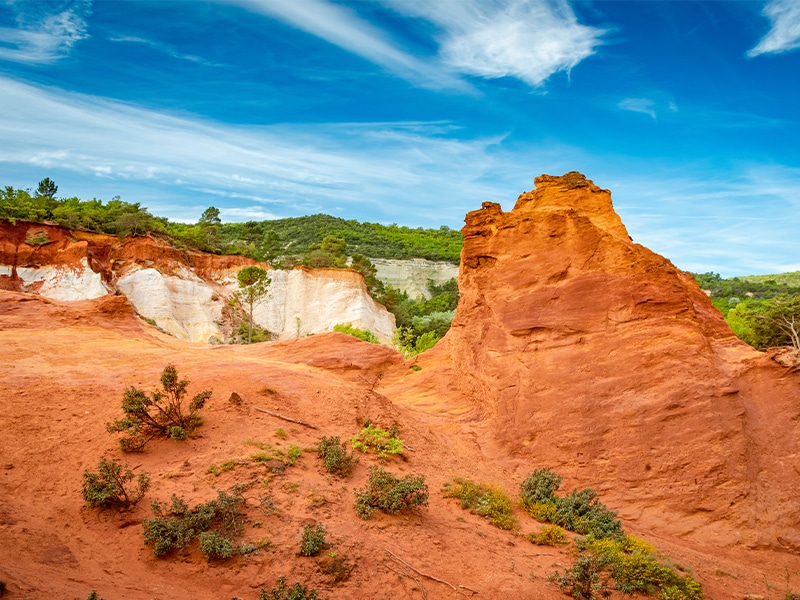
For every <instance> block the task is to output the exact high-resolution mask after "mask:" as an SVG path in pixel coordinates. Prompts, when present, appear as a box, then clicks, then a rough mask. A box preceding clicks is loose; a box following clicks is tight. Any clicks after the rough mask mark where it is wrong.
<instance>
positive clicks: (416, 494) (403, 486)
mask: <svg viewBox="0 0 800 600" xmlns="http://www.w3.org/2000/svg"><path fill="white" fill-rule="evenodd" d="M355 495H356V513H357V514H358V516H359V517H361V518H362V519H369V518H370V517H371V516H372V514H373V513H374V512H375V510H376V509H378V510H382V511H383V512H386V513H389V514H397V513H399V512H400V511H402V510H406V509H411V508H415V507H418V506H425V505H427V504H428V486H427V485H426V484H425V477H424V476H422V475H419V476H418V477H415V476H413V475H406V476H405V477H402V478H398V477H395V476H394V475H392V474H391V473H389V472H388V471H386V470H384V469H382V468H381V467H378V466H372V467H370V470H369V479H368V481H367V485H366V487H364V488H362V489H358V490H356V491H355Z"/></svg>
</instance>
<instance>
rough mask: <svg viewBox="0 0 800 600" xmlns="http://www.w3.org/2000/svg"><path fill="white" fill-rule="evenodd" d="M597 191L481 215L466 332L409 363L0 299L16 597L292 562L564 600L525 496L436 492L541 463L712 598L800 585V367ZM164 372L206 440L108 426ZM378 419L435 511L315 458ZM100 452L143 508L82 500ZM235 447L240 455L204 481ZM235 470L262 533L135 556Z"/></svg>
mask: <svg viewBox="0 0 800 600" xmlns="http://www.w3.org/2000/svg"><path fill="white" fill-rule="evenodd" d="M585 181H586V180H582V179H576V178H575V177H574V176H572V177H570V176H565V178H548V179H543V178H540V179H539V180H537V184H538V186H539V187H538V188H537V190H536V191H535V192H532V193H531V194H530V195H527V196H525V195H524V196H523V197H521V199H520V202H519V203H518V206H517V208H515V210H514V211H510V212H509V213H503V212H502V211H500V210H499V207H496V208H495V207H494V206H492V205H487V207H486V208H484V209H483V210H481V211H476V212H475V213H470V215H468V218H467V226H466V227H465V230H464V232H465V249H464V254H463V256H462V258H463V260H462V265H463V266H462V274H461V277H460V287H461V291H462V300H461V303H460V305H459V309H458V314H457V316H456V320H455V322H454V327H453V328H452V329H451V331H450V333H448V335H447V337H446V338H445V340H443V341H442V342H440V344H438V345H437V346H436V347H435V348H434V349H433V350H431V351H429V352H427V353H425V354H423V355H422V356H420V357H417V358H416V359H414V360H412V361H405V360H404V359H403V358H402V357H401V356H400V355H399V354H397V353H396V352H394V351H393V350H390V349H388V348H384V347H381V346H376V345H371V344H367V343H364V342H360V341H358V340H355V339H353V338H349V337H347V336H344V335H342V334H335V333H334V334H324V335H318V336H313V337H308V338H303V339H298V340H293V341H290V342H280V343H266V344H258V345H253V346H216V347H211V346H204V345H193V344H189V343H185V342H180V341H178V340H175V339H173V338H170V337H168V336H165V335H162V334H160V333H159V332H157V331H155V330H154V329H152V328H150V327H149V326H147V325H146V324H145V323H143V322H141V321H140V320H139V319H137V317H136V316H135V315H134V314H133V312H132V310H131V308H130V306H129V305H128V303H127V301H126V300H125V299H124V298H123V297H120V296H108V297H105V298H101V299H98V300H94V301H87V302H77V303H60V302H55V301H49V300H46V299H43V298H40V297H37V296H33V295H27V294H22V293H18V292H13V291H0V348H2V355H0V356H2V358H1V359H0V432H1V433H0V540H2V542H3V543H2V544H0V581H4V582H5V583H6V585H7V589H8V592H7V595H8V597H10V598H31V599H37V598H85V597H86V596H87V595H88V593H89V591H90V590H92V589H96V590H97V591H98V592H99V594H100V595H101V596H102V597H104V598H105V599H106V600H115V599H119V598H131V599H134V600H136V599H140V598H142V599H146V598H147V599H149V598H159V599H161V598H166V599H170V598H176V599H178V598H180V599H183V598H187V599H188V598H198V599H206V598H208V599H211V598H214V599H224V598H231V597H241V598H243V599H245V600H251V599H255V598H257V597H258V590H259V589H260V588H262V587H267V588H269V587H271V586H272V585H273V584H274V583H275V581H276V580H277V578H278V577H279V576H282V575H283V576H286V577H287V581H288V582H289V583H293V582H295V581H302V582H303V583H305V584H306V585H308V586H310V587H315V588H317V589H318V590H319V591H320V593H321V595H322V596H324V597H325V598H328V599H329V600H330V599H333V600H336V599H350V598H352V599H364V600H367V599H369V600H379V599H381V598H414V599H416V598H431V599H435V598H457V597H468V598H469V597H474V598H491V599H495V598H530V599H539V598H542V599H549V598H553V599H555V598H564V597H565V596H564V595H563V594H562V593H561V592H559V591H558V590H557V588H556V587H555V586H554V584H552V583H550V582H548V576H549V575H550V574H551V573H552V572H553V571H555V570H556V569H559V568H565V567H567V566H569V565H570V564H571V562H572V560H573V558H574V555H573V554H572V550H571V549H570V546H563V547H559V548H550V547H546V546H537V545H534V544H531V543H530V542H528V541H527V540H526V539H525V537H524V536H525V534H527V533H530V532H537V531H539V529H540V528H541V525H540V524H538V523H537V522H535V521H534V520H533V519H531V518H530V517H529V516H528V515H526V514H525V513H524V512H523V511H522V510H521V509H519V508H518V507H517V508H515V515H516V516H517V518H518V519H519V521H520V525H521V528H520V530H519V531H518V532H516V533H512V532H507V531H501V530H499V529H497V528H495V527H493V526H491V525H490V524H489V523H488V522H487V521H486V520H484V519H483V518H481V517H479V516H476V515H474V514H471V513H469V512H467V511H464V510H462V509H461V508H460V506H459V504H458V501H457V500H453V499H447V498H444V497H443V495H442V493H441V489H442V486H443V485H444V484H445V483H448V482H450V481H452V479H453V477H457V476H459V477H467V478H471V479H473V480H476V481H481V482H487V483H493V484H496V485H499V486H500V487H502V488H503V489H504V490H505V491H506V492H507V493H508V494H509V495H510V496H512V497H516V495H517V491H518V486H519V483H520V482H521V481H522V480H523V479H524V478H525V477H526V476H527V475H529V474H530V473H531V472H532V471H533V469H535V468H538V467H543V466H549V467H552V468H554V469H555V470H556V471H557V472H559V473H560V474H562V475H563V476H564V477H565V483H564V485H563V486H562V489H564V490H567V491H568V490H570V489H573V488H575V487H587V486H590V487H594V488H595V489H597V490H598V491H599V492H600V495H601V499H602V500H603V501H604V502H605V503H606V504H607V505H609V506H610V507H611V508H612V509H615V510H619V511H620V516H621V517H622V521H623V525H624V527H625V529H626V531H627V532H628V533H630V534H632V535H636V536H640V537H643V538H645V539H647V540H648V541H650V542H651V543H652V544H654V545H655V546H656V548H657V549H658V550H659V551H660V552H661V553H662V554H663V555H664V556H666V557H669V558H670V559H671V560H672V561H673V562H674V563H675V564H678V565H681V566H682V568H684V569H687V570H689V571H690V572H691V573H692V574H693V576H694V577H695V578H696V579H698V580H699V581H700V582H701V583H702V584H703V586H704V590H705V593H706V597H707V598H714V599H716V600H724V599H727V598H745V596H746V594H755V595H760V596H762V597H763V598H774V599H777V598H782V597H783V595H784V593H785V591H786V587H787V585H788V587H789V588H790V589H793V590H795V591H797V590H798V589H800V556H799V555H798V548H800V542H799V541H798V540H799V539H800V531H798V529H800V528H799V527H798V525H799V524H798V519H799V518H800V517H799V516H798V509H797V489H798V488H799V487H800V486H798V482H799V481H800V467H799V466H798V465H799V464H800V463H798V456H800V452H798V438H799V437H800V436H798V427H799V426H800V425H799V421H800V375H798V374H797V373H795V372H791V371H790V370H789V369H786V368H784V367H781V366H780V365H778V364H777V363H775V362H774V361H771V360H770V358H769V357H768V356H767V355H763V354H761V353H756V352H755V351H753V350H752V349H749V348H748V347H746V346H744V345H742V344H740V343H738V342H737V341H736V340H735V339H734V338H733V336H732V334H730V332H729V330H727V329H726V327H725V326H724V323H721V322H720V321H721V319H720V318H719V317H718V316H717V315H715V314H714V312H713V309H712V308H711V306H710V303H709V302H708V300H707V298H705V297H704V296H703V294H702V292H701V291H700V290H699V289H697V288H696V286H695V285H694V284H693V282H691V281H690V280H689V278H688V276H686V275H685V274H682V273H680V272H679V271H677V269H675V268H674V267H673V266H672V265H671V264H670V263H669V261H666V260H665V259H663V258H662V257H658V256H657V255H654V254H653V253H651V252H649V251H648V250H646V249H644V248H642V247H641V246H638V245H636V244H633V243H632V242H631V241H630V239H629V238H628V237H627V233H625V231H624V226H622V224H621V223H620V222H618V221H619V220H618V217H617V218H616V220H615V217H616V214H615V213H613V209H611V203H610V195H608V193H607V192H606V191H605V190H599V188H596V187H595V186H593V184H591V182H588V183H585V184H584V183H582V182H585ZM537 194H538V195H537ZM606 195H607V196H608V197H607V199H606ZM567 205H568V206H567ZM570 211H572V212H570ZM559 315H560V316H559ZM167 364H174V365H175V366H176V367H177V369H178V372H179V374H180V375H181V376H183V377H186V378H188V379H189V380H190V381H191V385H190V387H189V393H190V395H193V394H194V393H196V392H199V391H200V390H203V389H213V396H212V398H211V400H210V402H209V403H208V405H207V406H206V408H205V409H204V410H203V414H204V417H205V424H204V425H203V426H202V427H201V428H200V429H199V430H198V434H199V435H198V437H195V438H192V439H189V440H186V441H183V442H175V441H172V440H160V441H154V442H151V443H150V444H148V446H147V448H146V449H145V451H144V452H142V453H137V454H129V455H123V454H122V453H121V452H120V450H119V447H118V443H117V437H118V436H117V435H112V434H109V433H108V432H107V431H106V429H105V424H106V423H107V422H109V421H111V420H113V419H115V418H119V417H121V416H122V414H121V408H120V404H121V399H122V395H123V393H124V391H125V389H126V388H127V387H129V386H131V385H133V386H136V387H139V388H142V389H145V390H152V389H155V387H156V384H157V382H158V378H159V376H160V374H161V372H162V370H163V369H164V367H165V366H166V365H167ZM412 365H413V366H415V367H420V368H421V370H415V369H411V368H410V367H411V366H412ZM233 392H236V393H237V394H238V395H239V396H241V398H242V399H243V402H242V404H241V405H236V404H234V403H232V402H230V401H229V398H230V396H231V394H232V393H233ZM257 407H259V408H264V409H267V410H271V411H274V412H278V413H280V414H282V415H285V416H288V417H291V418H294V419H297V420H301V421H303V422H305V423H308V424H312V425H314V426H315V427H316V429H311V428H308V427H305V426H303V425H299V424H295V423H291V422H287V421H284V420H281V419H278V418H276V417H274V416H271V415H269V414H266V413H263V412H261V411H258V410H256V408H257ZM364 419H371V420H372V421H374V422H376V423H377V424H379V425H381V426H383V427H384V428H388V427H389V426H391V425H392V424H394V423H396V424H398V426H399V428H400V432H401V433H400V436H401V438H402V439H403V440H404V442H405V443H406V444H407V446H409V448H411V449H409V450H406V451H405V452H404V457H403V458H399V457H394V458H391V459H390V460H388V461H387V463H386V465H385V467H386V468H387V469H388V470H390V471H392V472H393V473H395V474H399V475H405V474H422V475H424V476H425V478H426V482H427V483H428V486H429V488H430V492H431V495H430V502H429V505H428V506H427V507H424V508H421V509H419V510H417V511H415V512H411V513H403V514H400V515H398V516H388V515H384V514H382V513H376V515H375V516H373V517H372V518H371V519H370V520H367V521H364V520H361V519H359V518H358V516H357V515H356V514H355V511H354V508H353V501H354V495H353V489H354V488H358V487H361V486H363V485H364V483H365V482H366V478H367V471H368V467H369V466H370V465H372V464H377V459H376V458H375V457H374V456H369V455H362V456H361V459H360V462H359V464H358V466H357V467H356V469H355V471H354V473H353V474H352V475H351V476H350V477H349V478H347V479H344V480H342V479H339V478H336V477H333V476H331V475H329V474H327V473H325V472H324V470H323V469H322V468H321V465H320V464H319V461H318V459H317V458H316V456H315V452H314V451H313V448H314V446H315V445H316V443H317V441H318V440H319V438H320V437H321V436H323V435H326V436H339V437H341V438H343V439H345V438H349V437H351V436H352V435H354V434H356V433H357V432H358V431H359V425H358V423H359V422H361V421H363V420H364ZM279 428H280V429H282V430H283V431H284V432H285V434H286V438H285V439H283V438H282V437H279V436H278V435H277V434H276V432H277V431H278V429H279ZM252 442H262V443H269V444H272V445H273V446H275V447H277V448H280V449H283V450H284V451H285V450H286V449H288V446H289V443H294V444H296V445H298V446H299V447H301V448H303V449H305V450H306V451H305V452H304V453H303V455H302V457H301V458H300V459H299V460H298V461H297V463H296V464H295V465H294V466H291V467H287V468H286V470H285V472H284V473H282V474H281V473H272V472H270V466H269V465H264V464H261V463H254V462H252V461H250V460H249V457H250V456H251V455H252V454H254V453H255V452H258V448H256V447H255V446H254V445H252ZM412 449H413V450H412ZM103 456H105V457H116V458H121V459H122V460H123V461H127V462H128V463H130V465H131V466H132V467H133V468H134V469H135V470H136V471H137V472H139V471H142V470H144V471H146V472H147V473H148V474H150V476H151V478H152V486H151V489H150V491H149V492H148V493H147V495H146V497H145V498H144V500H143V501H142V502H140V503H139V505H137V506H136V507H135V508H133V509H131V510H129V511H127V512H117V511H113V510H98V509H89V508H87V507H85V506H84V503H83V499H82V497H81V484H82V474H83V472H84V470H86V469H91V470H94V469H95V468H96V466H97V463H98V461H99V459H100V458H101V457H103ZM230 460H233V461H236V466H235V468H233V469H232V470H230V471H227V472H223V473H220V474H219V475H218V476H216V475H214V474H212V473H209V472H208V470H209V467H210V466H211V465H220V464H221V463H224V462H226V461H230ZM236 483H251V485H250V486H249V487H248V489H247V490H246V491H245V492H244V494H243V495H244V497H245V498H246V499H247V512H248V520H247V525H246V529H245V533H244V536H243V540H247V541H252V542H255V541H257V540H262V539H264V538H267V539H269V541H270V542H271V543H270V545H269V547H267V548H264V549H261V550H259V551H258V552H257V553H255V554H251V555H247V556H239V557H235V558H233V559H230V560H227V561H222V562H220V561H210V562H209V561H207V560H206V559H205V558H203V556H202V555H201V554H200V552H199V551H198V550H197V548H196V545H194V546H192V547H190V549H189V550H187V551H184V552H179V553H177V554H173V555H170V556H168V557H165V558H156V557H154V556H153V555H152V553H151V550H150V549H149V548H148V547H147V546H145V545H144V543H143V537H142V525H141V522H142V520H143V519H145V518H148V517H150V516H152V512H151V510H150V507H149V505H150V502H151V501H153V500H159V501H167V500H168V499H169V497H170V495H171V494H173V493H175V494H178V495H179V496H181V497H183V498H185V499H186V500H187V501H188V502H189V504H190V505H193V504H195V503H199V502H205V501H208V500H211V499H213V498H214V497H216V490H226V489H229V488H230V487H231V486H233V485H234V484H236ZM267 494H268V495H269V496H270V497H271V499H272V501H273V502H274V504H275V505H276V507H277V511H276V512H274V513H271V514H265V512H264V511H263V510H262V508H261V504H260V498H261V497H263V496H264V495H267ZM314 523H322V524H324V525H325V527H326V529H327V530H328V536H327V539H328V541H329V543H330V544H331V546H330V548H328V549H326V550H325V551H324V552H323V554H322V555H321V556H319V557H302V556H298V550H299V535H300V530H301V528H302V526H303V525H304V524H314ZM331 553H335V554H336V556H337V557H338V558H344V559H345V560H346V563H347V564H349V565H352V566H353V569H352V572H351V574H350V577H349V579H347V580H345V581H341V582H333V581H332V578H331V576H330V575H328V574H326V573H324V572H323V571H324V569H325V565H326V564H327V563H328V562H330V558H331ZM390 553H391V554H390ZM401 561H404V562H405V563H407V565H410V567H413V569H416V570H411V569H410V568H409V566H407V565H406V564H403V562H401ZM787 576H788V577H789V581H788V584H787ZM612 597H613V598H622V597H624V596H621V595H620V594H615V595H613V596H612Z"/></svg>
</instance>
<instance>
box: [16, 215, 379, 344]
mask: <svg viewBox="0 0 800 600" xmlns="http://www.w3.org/2000/svg"><path fill="white" fill-rule="evenodd" d="M33 230H35V231H36V232H37V233H42V234H43V235H45V237H46V238H47V239H48V240H50V241H49V243H47V244H43V245H31V244H29V243H27V241H26V240H28V239H29V238H30V237H31V235H30V232H31V231H33ZM253 264H258V263H256V261H253V260H251V259H248V258H244V257H241V256H216V255H210V254H204V253H201V252H191V251H181V250H178V249H176V248H173V247H171V246H169V245H167V244H165V243H164V242H163V241H161V240H158V239H155V238H150V237H138V238H127V239H124V240H120V239H119V238H117V237H114V236H110V235H104V234H92V233H87V232H80V231H69V230H66V229H63V228H60V227H55V226H49V225H42V224H33V223H25V222H19V223H18V224H17V225H11V224H9V223H0V288H3V289H10V290H15V291H24V292H32V293H37V294H40V295H42V296H46V297H48V298H52V299H55V300H67V301H74V300H88V299H93V298H98V297H100V296H103V295H106V294H108V293H115V292H119V293H121V294H123V295H124V296H126V297H127V298H128V300H129V301H130V303H131V305H132V306H133V307H134V309H135V310H136V312H137V313H138V314H139V315H141V316H142V317H144V318H146V319H148V320H150V321H152V322H154V323H155V324H156V325H157V326H158V327H159V328H161V329H162V330H164V331H165V332H167V333H169V334H171V335H173V336H175V337H177V338H179V339H182V340H186V341H191V342H202V343H209V342H211V343H219V342H222V341H224V340H225V339H226V331H228V330H229V329H230V323H229V322H226V321H229V320H230V317H229V314H228V312H227V311H225V310H224V308H225V306H226V304H227V302H228V300H229V299H230V298H231V296H232V295H233V293H234V292H235V290H236V289H237V287H238V284H237V281H236V274H237V273H238V271H239V270H240V269H241V268H243V267H245V266H247V265H253ZM262 266H263V267H265V268H268V269H269V265H266V264H264V265H262ZM270 277H271V279H272V285H271V288H270V294H269V297H268V298H267V299H265V300H264V301H263V302H262V303H260V304H259V305H257V306H256V308H255V311H254V318H255V322H256V323H257V324H258V325H260V326H261V327H264V328H266V329H267V330H269V331H270V333H272V334H273V336H274V337H276V338H277V339H288V338H292V337H297V336H298V335H301V336H302V335H308V334H312V333H321V332H325V331H332V329H333V327H334V326H335V325H337V324H339V323H350V324H352V325H353V326H355V327H358V328H360V329H368V330H370V331H372V332H373V333H374V334H375V335H376V336H377V337H378V339H379V340H380V341H381V342H383V343H385V344H391V341H392V334H393V333H394V315H392V314H391V313H390V312H388V311H387V310H386V309H385V308H384V307H383V306H381V305H379V304H377V303H375V301H374V300H373V299H372V298H371V297H370V295H369V293H368V292H367V288H366V285H365V283H364V278H363V276H362V275H361V274H360V273H358V272H356V271H352V270H349V269H318V270H311V269H305V268H297V269H294V270H292V271H276V270H270ZM298 319H299V321H298Z"/></svg>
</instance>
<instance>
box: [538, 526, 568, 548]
mask: <svg viewBox="0 0 800 600" xmlns="http://www.w3.org/2000/svg"><path fill="white" fill-rule="evenodd" d="M528 541H529V542H532V543H534V544H538V545H540V546H558V545H559V544H566V543H567V534H566V533H564V530H563V529H561V527H559V526H558V525H545V526H544V527H542V530H541V531H540V532H539V533H538V534H535V533H529V534H528Z"/></svg>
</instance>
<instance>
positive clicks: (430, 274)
mask: <svg viewBox="0 0 800 600" xmlns="http://www.w3.org/2000/svg"><path fill="white" fill-rule="evenodd" d="M370 260H371V261H372V264H374V265H375V268H376V269H377V271H378V273H377V275H376V277H377V278H378V279H380V280H381V281H382V282H383V283H385V284H387V285H391V286H392V287H393V288H396V289H398V290H400V291H401V292H406V293H407V294H408V295H409V296H410V297H411V298H428V299H430V297H431V293H430V291H429V290H428V281H431V280H432V281H433V282H434V283H437V284H442V283H444V282H445V281H449V280H450V279H454V278H456V277H458V265H454V264H453V263H449V262H435V261H430V260H426V259H424V258H411V259H406V260H396V259H389V258H370Z"/></svg>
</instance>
